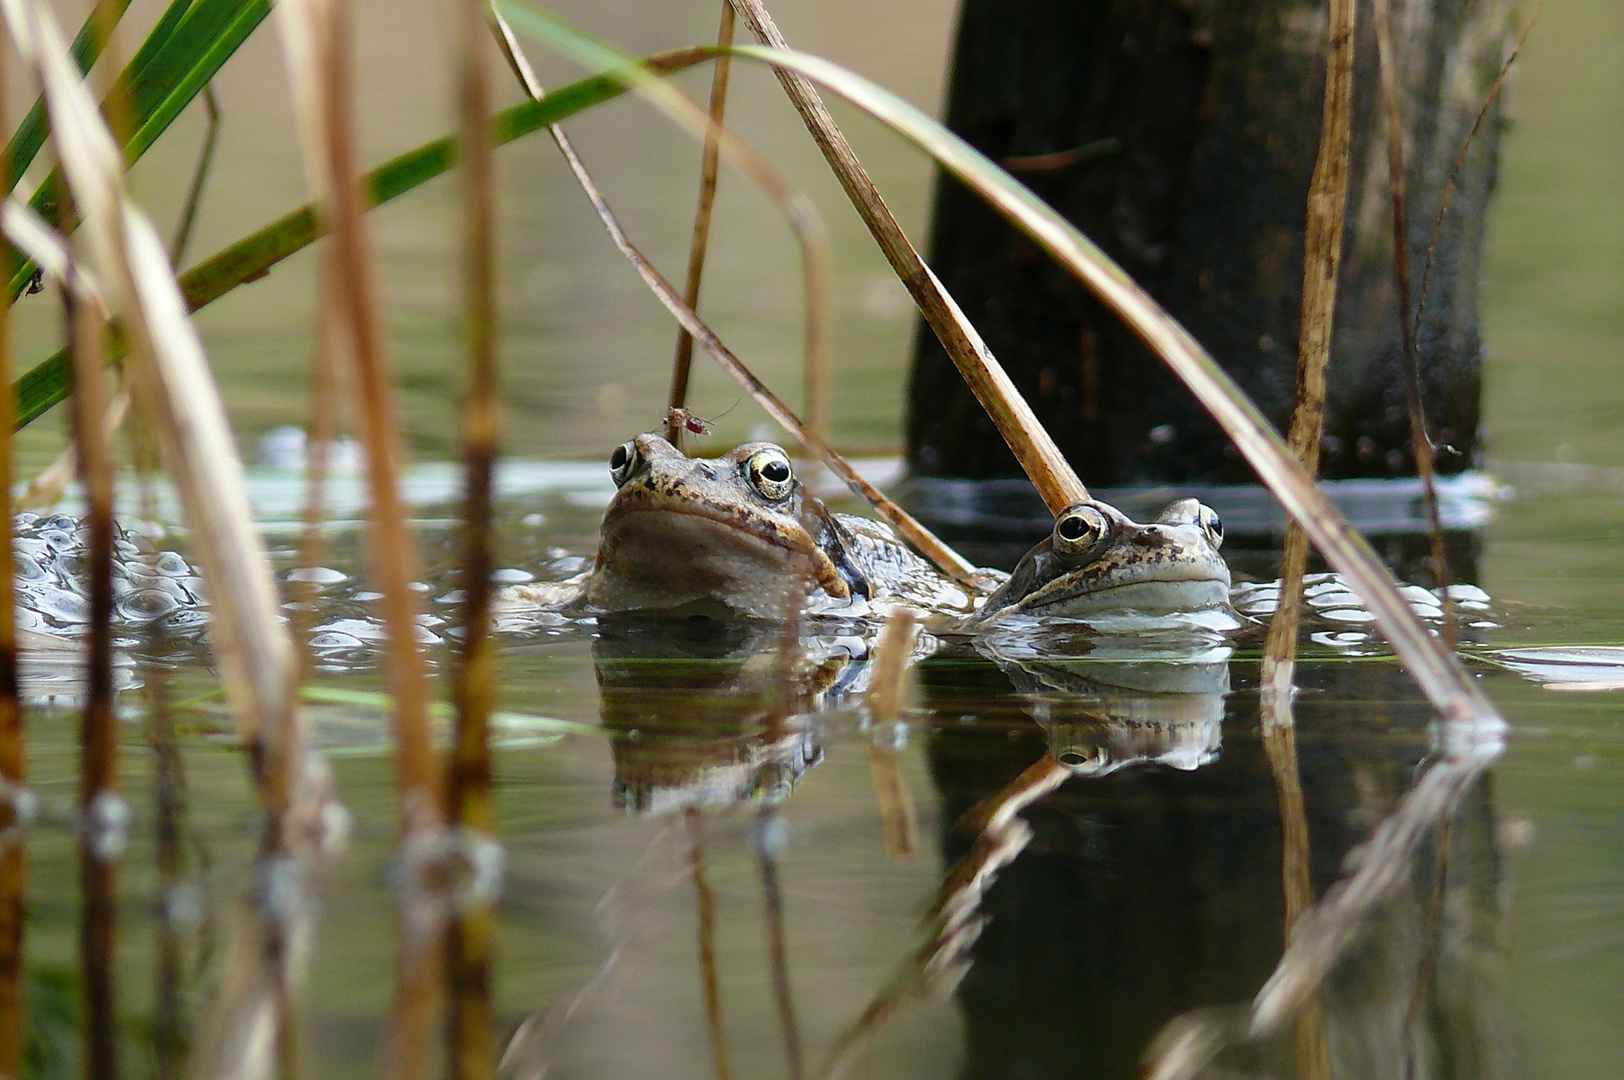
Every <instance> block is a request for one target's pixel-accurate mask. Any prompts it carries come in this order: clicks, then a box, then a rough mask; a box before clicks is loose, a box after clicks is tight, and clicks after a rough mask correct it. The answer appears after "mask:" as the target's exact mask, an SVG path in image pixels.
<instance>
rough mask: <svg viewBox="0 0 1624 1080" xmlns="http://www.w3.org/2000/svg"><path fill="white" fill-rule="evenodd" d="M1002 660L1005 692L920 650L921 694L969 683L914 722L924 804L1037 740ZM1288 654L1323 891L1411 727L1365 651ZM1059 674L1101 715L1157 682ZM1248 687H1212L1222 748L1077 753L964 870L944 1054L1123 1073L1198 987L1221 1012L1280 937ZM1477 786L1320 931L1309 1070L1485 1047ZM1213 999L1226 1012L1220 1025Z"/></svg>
mask: <svg viewBox="0 0 1624 1080" xmlns="http://www.w3.org/2000/svg"><path fill="white" fill-rule="evenodd" d="M1002 666H1005V667H1006V668H1007V667H1009V666H1010V665H1008V664H1007V662H1006V663H1005V664H1004V665H1002ZM1018 666H1019V667H1020V670H1019V671H1018V672H1016V673H1014V674H1013V675H1012V676H1011V681H1013V682H1015V683H1016V685H1017V686H1018V687H1019V688H1020V689H1021V690H1023V691H1024V692H1023V694H1022V696H1021V697H1019V698H1016V699H1011V698H1009V697H1008V696H1007V694H1006V693H1005V692H1004V688H1003V686H1001V685H1000V682H1001V680H1000V678H999V677H998V676H997V675H996V674H995V673H994V672H992V671H990V670H989V669H987V668H984V667H979V666H964V665H926V668H925V671H926V680H925V683H926V687H927V695H928V700H930V701H932V702H938V703H940V705H941V707H942V708H944V709H952V710H954V712H955V713H962V712H964V711H965V709H966V706H967V704H969V702H970V701H974V702H975V703H976V705H977V706H978V712H979V713H980V714H981V716H982V717H983V722H982V723H981V724H978V725H977V726H976V727H975V728H960V729H946V730H942V731H939V732H938V734H937V735H935V736H934V737H933V739H932V741H931V746H930V763H931V772H932V776H933V777H934V779H935V781H936V783H937V786H938V787H939V789H940V791H941V793H942V796H943V798H944V800H945V802H946V807H947V814H946V815H945V817H944V820H946V821H949V822H951V821H954V820H956V819H958V818H960V817H962V816H964V815H965V814H966V813H971V814H973V815H976V816H980V817H984V816H985V809H984V807H985V803H986V800H987V799H988V797H989V795H990V794H991V793H994V792H1007V791H1009V790H1010V789H1011V786H1012V780H1017V781H1018V778H1020V777H1021V776H1022V775H1023V771H1024V772H1025V773H1026V774H1028V775H1029V774H1030V772H1031V769H1032V766H1031V763H1032V762H1033V761H1040V760H1043V759H1045V757H1046V754H1045V750H1046V747H1045V741H1046V740H1045V739H1044V738H1042V737H1041V736H1040V735H1039V733H1038V732H1037V731H1035V730H1033V729H1032V728H1030V727H1028V726H1025V725H1023V724H1022V723H1021V721H1022V719H1023V714H1024V717H1033V714H1035V713H1036V712H1037V711H1038V710H1037V708H1036V707H1035V706H1036V705H1037V704H1039V703H1041V701H1042V692H1041V691H1040V694H1039V696H1038V698H1037V700H1036V701H1034V698H1033V696H1032V695H1031V692H1030V688H1031V687H1033V686H1034V685H1037V686H1040V687H1047V686H1049V685H1051V680H1052V679H1053V678H1054V674H1053V672H1052V670H1050V669H1048V668H1040V669H1039V670H1038V671H1036V672H1034V671H1031V670H1027V666H1026V665H1018ZM1081 667H1082V665H1078V668H1081ZM1106 670H1108V671H1109V670H1110V669H1109V667H1108V666H1107V668H1106ZM1300 670H1301V671H1302V679H1303V694H1304V696H1303V698H1302V699H1301V701H1300V704H1299V713H1300V714H1301V717H1302V720H1303V722H1304V725H1305V726H1304V727H1303V728H1300V729H1299V730H1298V732H1297V735H1298V739H1299V742H1298V751H1299V761H1298V766H1299V776H1300V781H1301V785H1302V790H1303V806H1304V824H1306V828H1307V834H1308V837H1309V843H1310V847H1309V851H1308V857H1309V863H1308V867H1309V872H1310V879H1311V881H1312V884H1313V887H1314V890H1315V892H1316V893H1317V894H1319V895H1321V896H1323V895H1324V894H1325V891H1326V890H1327V889H1328V888H1329V887H1330V886H1331V885H1332V883H1333V882H1334V881H1336V880H1337V879H1338V877H1339V876H1340V875H1341V873H1342V871H1343V869H1344V864H1345V861H1348V860H1350V856H1351V860H1352V861H1351V862H1350V863H1349V868H1351V867H1352V866H1353V865H1356V864H1357V859H1358V856H1357V855H1355V854H1353V853H1354V852H1356V850H1357V849H1358V848H1359V846H1360V845H1361V844H1362V843H1364V842H1365V841H1366V840H1367V839H1368V838H1369V837H1370V834H1371V830H1372V828H1373V826H1375V825H1376V823H1377V822H1378V821H1380V820H1381V819H1382V818H1383V816H1384V815H1386V814H1388V813H1389V812H1390V811H1391V810H1392V809H1393V808H1394V807H1395V805H1397V804H1398V803H1399V801H1400V799H1401V797H1402V796H1403V795H1404V793H1405V791H1406V789H1407V788H1409V786H1410V782H1411V780H1412V778H1413V775H1414V773H1415V770H1416V769H1417V768H1418V767H1419V766H1421V765H1422V764H1423V763H1425V762H1427V761H1428V760H1429V758H1431V756H1432V755H1433V754H1434V752H1435V748H1434V746H1433V745H1432V737H1431V736H1432V732H1431V728H1430V726H1429V725H1428V716H1427V713H1426V710H1425V707H1424V706H1423V705H1420V704H1418V703H1417V704H1412V702H1413V694H1412V693H1411V692H1410V691H1409V688H1408V686H1407V685H1403V679H1404V677H1403V676H1402V674H1400V673H1398V672H1396V671H1395V670H1394V669H1393V668H1392V667H1390V666H1389V665H1385V664H1383V665H1380V666H1375V665H1371V666H1361V665H1347V664H1339V665H1327V666H1323V667H1318V668H1316V667H1312V666H1309V667H1305V668H1303V669H1300ZM1169 677H1170V678H1171V679H1172V680H1173V681H1176V680H1177V675H1175V674H1173V673H1172V672H1170V673H1169ZM1215 685H1217V684H1215ZM1078 689H1082V688H1081V687H1078ZM1215 692H1216V693H1221V692H1222V691H1221V690H1216V691H1215ZM1191 696H1192V698H1199V697H1201V696H1202V695H1201V694H1199V693H1197V694H1194V695H1191ZM1079 697H1080V698H1081V697H1092V698H1093V699H1094V700H1096V701H1097V702H1099V703H1100V704H1101V705H1103V706H1104V708H1103V709H1102V715H1101V717H1099V722H1100V723H1101V725H1102V727H1101V730H1102V731H1108V730H1109V726H1110V723H1111V721H1112V719H1113V718H1114V717H1115V716H1116V715H1117V714H1121V715H1122V717H1123V718H1124V720H1125V722H1126V723H1127V724H1128V725H1130V726H1132V725H1135V724H1138V723H1140V719H1139V717H1141V716H1143V715H1144V714H1143V713H1142V712H1141V713H1138V715H1136V711H1137V710H1143V709H1151V708H1165V707H1166V706H1167V704H1169V703H1168V702H1166V701H1159V700H1158V699H1159V698H1162V697H1163V695H1160V694H1156V693H1151V694H1143V695H1142V696H1141V697H1140V699H1139V702H1138V703H1137V704H1135V705H1128V704H1127V701H1128V699H1129V698H1131V697H1133V695H1132V694H1131V693H1130V692H1129V691H1127V690H1126V689H1125V688H1123V687H1121V686H1119V685H1118V686H1112V687H1110V688H1109V689H1103V690H1084V691H1083V693H1082V694H1081V695H1079ZM1256 700H1257V699H1256V696H1255V695H1254V694H1253V693H1250V692H1247V693H1239V694H1235V695H1233V696H1231V697H1230V699H1229V711H1228V715H1227V716H1226V718H1225V719H1226V720H1227V723H1228V725H1229V731H1228V732H1227V733H1226V738H1225V740H1224V746H1223V752H1222V753H1221V754H1219V755H1218V756H1217V757H1216V758H1214V759H1211V760H1209V761H1207V762H1206V763H1205V764H1203V765H1202V767H1200V768H1198V769H1194V770H1193V771H1188V770H1180V769H1169V768H1166V767H1164V766H1162V765H1160V764H1156V763H1155V761H1156V758H1157V756H1158V750H1157V748H1154V747H1152V748H1151V752H1150V753H1148V754H1146V755H1145V756H1144V757H1143V758H1142V759H1141V760H1144V761H1145V762H1146V764H1144V765H1143V766H1142V767H1139V768H1134V769H1124V770H1121V771H1116V772H1110V773H1108V774H1106V773H1095V774H1092V775H1089V774H1087V772H1086V771H1084V773H1083V774H1082V775H1076V776H1074V777H1073V778H1072V779H1070V780H1069V781H1068V782H1066V783H1065V784H1064V786H1063V787H1061V788H1060V789H1059V790H1058V791H1056V792H1055V793H1054V794H1053V795H1050V796H1048V797H1047V798H1045V799H1043V800H1042V801H1040V802H1036V803H1034V804H1033V805H1032V806H1031V807H1030V808H1029V810H1028V811H1027V813H1026V819H1027V824H1028V826H1029V827H1030V830H1031V838H1030V841H1029V842H1028V843H1027V844H1025V845H1024V848H1023V849H1022V850H1021V851H1020V852H1019V853H1018V855H1016V856H1015V857H1014V858H1013V859H1012V861H1010V862H1009V864H1008V865H1007V866H1006V867H1005V868H1004V869H1003V871H1002V872H1001V874H1000V876H999V879H998V881H997V883H996V884H994V885H993V886H992V887H991V888H989V889H988V890H987V891H986V894H985V897H984V899H983V900H982V903H981V913H982V915H983V916H984V918H985V923H984V926H983V928H982V930H981V932H980V934H979V936H978V937H977V938H976V939H975V942H974V944H973V946H971V948H970V951H969V954H968V959H969V960H970V965H969V968H968V971H967V972H966V974H965V976H964V978H963V980H962V982H961V983H960V985H959V989H958V1000H959V1002H960V1004H961V1006H962V1007H963V1009H964V1013H965V1020H966V1025H967V1030H968V1061H967V1062H966V1065H965V1075H966V1076H970V1077H975V1076H989V1077H991V1076H997V1077H1006V1076H1010V1075H1021V1076H1071V1075H1087V1076H1101V1077H1111V1076H1122V1077H1127V1076H1135V1075H1138V1074H1139V1073H1140V1071H1141V1069H1142V1067H1143V1066H1142V1058H1143V1056H1144V1054H1145V1052H1146V1048H1147V1047H1148V1046H1150V1045H1151V1044H1152V1042H1153V1040H1154V1039H1155V1037H1156V1036H1157V1034H1158V1032H1160V1031H1161V1030H1162V1029H1163V1028H1164V1027H1165V1026H1166V1025H1167V1024H1168V1023H1169V1021H1171V1020H1173V1019H1174V1018H1176V1017H1179V1016H1181V1015H1183V1014H1185V1013H1188V1012H1190V1011H1192V1010H1198V1009H1202V1010H1213V1009H1217V1010H1220V1012H1219V1013H1218V1014H1217V1015H1219V1016H1225V1015H1228V1016H1231V1017H1233V1016H1235V1015H1236V1012H1235V1009H1236V1007H1239V1006H1242V1005H1243V1004H1244V1003H1246V1002H1248V1001H1249V1000H1251V999H1252V997H1253V996H1254V995H1255V994H1256V993H1257V992H1258V990H1259V988H1260V987H1262V986H1263V985H1264V983H1265V981H1266V980H1267V979H1268V978H1269V976H1270V973H1271V970H1272V969H1273V968H1274V966H1275V963H1276V961H1277V960H1278V959H1279V957H1280V955H1281V947H1282V943H1283V940H1284V925H1285V922H1284V915H1285V910H1284V904H1283V899H1282V889H1281V880H1282V878H1281V855H1282V843H1283V838H1282V831H1281V824H1280V814H1279V810H1278V803H1277V801H1276V789H1275V784H1274V782H1273V780H1272V779H1271V769H1270V764H1269V761H1268V759H1267V755H1266V751H1265V744H1264V742H1263V741H1262V740H1261V739H1259V738H1258V736H1257V734H1256V733H1257V724H1258V716H1257V707H1256ZM1395 703H1401V704H1395ZM1195 711H1196V712H1197V713H1199V711H1200V710H1199V708H1198V709H1196V710H1195ZM1000 720H1001V721H1002V722H1001V723H999V722H996V721H1000ZM989 721H994V722H989ZM1050 730H1051V731H1052V730H1053V729H1052V727H1051V729H1050ZM1051 737H1052V736H1051ZM1117 737H1118V738H1121V736H1117ZM1064 745H1065V744H1062V746H1064ZM1182 760H1183V763H1184V764H1186V765H1189V764H1190V763H1191V762H1190V760H1189V758H1188V757H1185V758H1184V759H1182ZM1490 794H1491V791H1490V785H1489V781H1488V780H1487V779H1486V778H1482V777H1479V778H1478V779H1476V780H1474V781H1472V782H1471V783H1470V784H1469V786H1468V787H1467V788H1466V789H1465V790H1464V791H1463V792H1461V801H1460V802H1459V804H1458V806H1457V808H1456V810H1455V813H1454V816H1453V819H1452V824H1451V826H1450V827H1449V828H1448V829H1446V830H1444V831H1443V832H1442V833H1441V834H1440V835H1443V836H1445V837H1447V839H1445V840H1444V841H1443V842H1442V844H1440V845H1431V844H1430V843H1429V844H1424V845H1422V846H1421V847H1420V848H1419V849H1418V850H1417V857H1416V858H1414V859H1413V860H1409V861H1407V862H1406V863H1404V865H1403V866H1402V872H1401V874H1400V875H1399V880H1396V881H1394V882H1393V885H1394V888H1393V889H1392V891H1391V892H1390V893H1387V894H1385V895H1378V896H1377V897H1376V898H1375V899H1374V902H1373V904H1372V906H1371V908H1370V910H1369V913H1368V916H1367V918H1366V919H1365V921H1363V922H1362V923H1361V924H1360V925H1358V926H1355V927H1352V928H1349V929H1348V931H1347V933H1346V935H1345V938H1344V940H1342V941H1339V942H1338V944H1339V945H1347V946H1348V947H1347V949H1346V951H1345V952H1344V953H1343V954H1342V955H1341V957H1340V960H1339V961H1338V962H1337V963H1336V964H1335V966H1334V967H1333V968H1332V969H1331V970H1330V972H1329V976H1328V978H1327V980H1326V983H1325V985H1324V987H1323V989H1322V993H1323V1002H1324V1008H1325V1013H1326V1023H1327V1037H1328V1043H1329V1048H1330V1062H1331V1074H1332V1075H1333V1076H1336V1077H1339V1078H1346V1077H1358V1076H1370V1077H1397V1076H1406V1075H1410V1076H1433V1075H1451V1076H1460V1077H1491V1076H1498V1075H1500V1074H1501V1073H1502V1072H1503V1071H1504V1059H1505V1046H1504V1043H1503V1039H1504V1035H1503V1030H1504V1029H1503V1028H1502V1027H1499V1026H1498V1025H1497V1020H1498V1019H1499V1015H1498V1014H1499V1012H1500V1011H1501V1000H1502V998H1501V995H1502V993H1503V989H1504V987H1503V982H1502V981H1501V980H1500V979H1499V978H1498V973H1499V971H1500V969H1501V964H1502V961H1503V958H1504V957H1503V950H1502V948H1501V945H1500V936H1501V933H1500V932H1501V923H1502V911H1501V904H1500V898H1499V885H1500V860H1499V853H1498V851H1497V849H1496V847H1495V832H1494V814H1493V806H1492V802H1491V798H1490ZM977 806H981V807H983V809H982V810H981V811H980V812H979V814H978V813H977V811H975V810H974V808H976V807H977ZM977 842H978V841H977V838H976V837H974V836H971V835H966V834H965V833H964V832H963V831H962V830H954V829H950V830H949V832H948V834H947V835H946V837H945V838H944V848H945V851H946V854H947V856H948V857H949V858H950V859H952V860H955V861H960V862H962V861H963V860H966V859H973V858H975V855H976V852H975V849H976V845H977ZM1445 855H1447V858H1445V857H1444V856H1445ZM1446 866H1447V872H1445V869H1444V868H1445V867H1446ZM1434 895H1437V896H1438V897H1440V898H1441V902H1440V903H1436V904H1435V903H1434V902H1433V897H1434ZM1417 1002H1418V1003H1419V1005H1416V1004H1413V1003H1417ZM1235 1022H1239V1023H1241V1027H1240V1028H1239V1029H1238V1030H1237V1029H1234V1028H1233V1027H1232V1028H1231V1030H1232V1032H1234V1033H1236V1034H1244V1022H1243V1021H1231V1023H1235ZM1293 1056H1294V1055H1293V1054H1292V1052H1291V1048H1290V1047H1289V1046H1288V1045H1286V1044H1284V1043H1282V1042H1281V1041H1280V1040H1278V1039H1274V1040H1268V1041H1265V1042H1263V1043H1259V1044H1244V1045H1236V1046H1233V1047H1231V1048H1229V1049H1228V1050H1225V1051H1223V1052H1222V1054H1221V1057H1220V1065H1221V1067H1222V1068H1223V1069H1226V1070H1228V1071H1229V1073H1230V1074H1233V1075H1292V1074H1294V1073H1295V1071H1296V1070H1295V1068H1294V1064H1295V1063H1294V1061H1293Z"/></svg>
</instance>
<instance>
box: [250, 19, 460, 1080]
mask: <svg viewBox="0 0 1624 1080" xmlns="http://www.w3.org/2000/svg"><path fill="white" fill-rule="evenodd" d="M280 10H281V13H282V16H283V18H282V22H281V26H282V30H283V42H284V47H285V51H286V54H287V56H288V61H289V68H290V75H291V77H292V79H293V83H294V90H295V97H296V99H297V100H298V102H299V104H300V106H301V111H300V119H301V126H300V130H301V135H302V138H303V140H304V143H305V146H306V149H307V152H310V153H311V154H312V157H311V158H310V159H309V161H308V162H307V165H308V166H309V169H310V172H311V173H312V175H313V177H314V179H315V180H316V182H317V185H318V186H317V190H318V191H320V192H321V193H322V194H323V195H324V197H325V204H326V207H327V213H328V219H329V223H330V224H329V229H330V233H329V235H330V237H331V243H330V247H329V250H328V257H329V259H330V260H331V263H330V269H329V271H328V273H329V274H330V277H329V279H328V280H329V281H330V282H332V283H333V284H334V285H335V286H336V288H334V289H333V290H332V292H331V293H329V294H328V295H327V296H325V297H324V298H323V300H324V302H325V303H328V304H331V305H332V312H333V317H334V318H335V320H336V323H335V336H336V337H338V338H339V339H340V340H341V341H342V343H343V346H344V348H343V351H344V352H346V353H347V354H348V359H349V361H350V363H351V364H352V365H353V371H354V382H353V386H354V390H355V396H356V411H357V413H358V423H357V427H358V429H359V432H360V436H361V444H362V446H363V447H365V450H366V457H367V487H368V492H369V495H370V498H371V511H370V516H371V522H372V527H371V534H370V541H371V562H372V569H373V573H374V575H375V580H376V582H377V586H378V591H379V592H380V593H381V594H382V599H381V601H380V606H381V609H382V610H381V615H382V622H383V624H384V627H385V631H386V633H387V635H388V639H389V649H388V674H389V684H390V691H391V694H392V696H393V698H394V704H395V716H394V735H395V774H396V788H397V797H398V806H399V819H400V820H399V824H400V832H401V846H400V859H401V862H402V864H403V869H402V875H401V877H402V882H403V884H402V887H401V896H400V906H399V916H398V917H399V924H398V925H399V935H400V941H399V953H398V955H397V961H396V970H395V995H394V1001H393V1003H392V1005H391V1008H390V1020H389V1035H388V1044H387V1047H386V1050H385V1063H384V1074H385V1075H386V1076H391V1077H407V1078H410V1077H420V1076H422V1075H424V1073H425V1071H426V1070H427V1068H428V1065H429V1059H430V1032H431V1031H432V1029H433V1027H434V1023H433V1017H434V1013H435V1010H436V1006H437V990H438V987H439V983H440V965H441V960H442V956H441V953H442V950H443V944H444V937H443V925H444V907H443V897H441V896H440V895H438V890H437V889H436V888H435V887H434V886H431V884H430V881H429V876H430V874H431V872H432V869H433V867H432V865H431V864H432V863H434V862H436V861H443V856H444V854H445V845H444V843H443V839H444V821H445V819H444V803H443V801H442V797H441V788H442V784H441V776H440V771H439V763H438V761H437V757H438V755H437V754H436V752H435V748H434V743H433V734H432V730H431V728H430V725H429V716H428V700H427V698H428V687H427V677H426V673H425V660H424V657H423V654H422V650H421V647H420V646H419V643H418V639H417V635H418V624H417V603H416V599H415V596H414V594H413V593H412V591H411V585H412V582H413V581H414V580H415V578H416V576H417V555H416V550H415V546H414V544H413V542H412V537H411V533H410V530H409V527H408V524H407V513H406V507H405V504H404V501H403V500H402V498H401V494H400V487H399V470H400V460H401V451H400V441H399V436H398V432H397V428H396V423H395V415H394V403H393V399H392V390H391V385H390V383H391V378H392V374H391V367H390V362H389V357H388V354H387V351H386V349H385V346H384V336H383V320H382V311H381V302H380V299H379V289H378V284H377V279H376V268H375V265H374V261H373V257H372V247H371V240H370V235H369V232H368V229H367V225H366V221H365V218H364V209H365V204H364V201H363V193H362V190H361V171H360V167H359V164H358V161H357V148H356V134H355V130H354V103H353V79H352V76H351V64H352V62H353V45H352V42H351V33H352V29H353V26H352V22H353V20H352V15H351V9H350V5H349V3H348V2H347V0H301V2H289V3H285V4H283V5H282V6H281V9H280Z"/></svg>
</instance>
